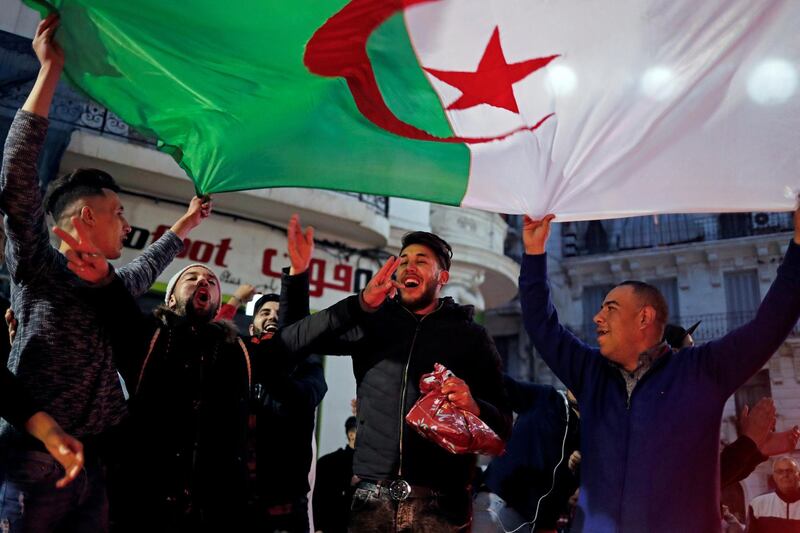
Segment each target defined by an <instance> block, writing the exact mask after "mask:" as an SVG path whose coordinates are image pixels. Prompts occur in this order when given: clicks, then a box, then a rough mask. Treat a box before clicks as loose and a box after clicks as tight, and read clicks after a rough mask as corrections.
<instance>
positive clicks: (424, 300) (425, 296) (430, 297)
mask: <svg viewBox="0 0 800 533" xmlns="http://www.w3.org/2000/svg"><path fill="white" fill-rule="evenodd" d="M435 299H436V284H435V283H431V284H430V285H428V286H427V287H426V288H425V292H423V293H422V294H421V295H420V297H419V298H417V299H416V300H414V301H412V302H408V301H406V300H405V299H404V298H403V293H400V303H401V304H403V307H405V308H406V309H408V310H409V311H411V312H412V313H414V312H416V311H419V310H420V309H425V308H426V307H428V306H429V305H431V303H432V302H433V301H434V300H435Z"/></svg>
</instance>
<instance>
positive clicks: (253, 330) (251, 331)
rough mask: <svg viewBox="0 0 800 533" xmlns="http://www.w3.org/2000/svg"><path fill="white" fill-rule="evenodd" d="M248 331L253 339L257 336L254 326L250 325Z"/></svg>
mask: <svg viewBox="0 0 800 533" xmlns="http://www.w3.org/2000/svg"><path fill="white" fill-rule="evenodd" d="M247 331H249V332H250V336H251V337H252V336H253V335H255V329H254V328H253V324H250V325H249V326H248V327H247Z"/></svg>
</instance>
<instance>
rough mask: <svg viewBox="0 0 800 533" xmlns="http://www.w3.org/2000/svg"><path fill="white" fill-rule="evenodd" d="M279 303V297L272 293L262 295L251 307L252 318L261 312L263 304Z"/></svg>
mask: <svg viewBox="0 0 800 533" xmlns="http://www.w3.org/2000/svg"><path fill="white" fill-rule="evenodd" d="M280 301H281V297H280V295H278V294H275V293H274V292H271V293H269V294H264V295H262V296H261V297H260V298H259V299H258V300H256V304H255V305H254V306H253V316H256V314H257V313H258V312H259V311H260V310H261V307H263V305H264V304H265V303H267V302H280Z"/></svg>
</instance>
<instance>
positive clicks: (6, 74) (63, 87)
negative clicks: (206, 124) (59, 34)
mask: <svg viewBox="0 0 800 533" xmlns="http://www.w3.org/2000/svg"><path fill="white" fill-rule="evenodd" d="M37 71H38V63H37V62H36V58H35V56H34V55H33V52H32V50H31V41H30V39H26V38H24V37H20V36H19V35H14V34H11V33H8V32H3V31H0V116H4V117H5V118H6V119H8V120H10V119H11V118H12V117H13V115H14V113H15V112H16V110H17V109H19V108H20V107H22V104H23V103H24V101H25V99H26V98H27V96H28V93H29V92H30V90H31V87H32V85H33V82H34V81H35V78H36V73H37ZM49 118H50V122H51V125H52V126H51V127H53V128H55V129H60V130H61V131H73V130H76V129H79V130H83V131H88V132H91V133H94V134H97V135H101V136H105V137H110V138H113V139H117V140H119V141H122V142H127V143H133V144H136V145H139V146H145V147H149V148H153V149H155V148H156V147H157V145H158V141H157V139H155V138H154V137H152V136H147V135H142V134H141V133H139V132H138V131H136V130H135V129H134V128H132V127H130V126H129V125H128V124H126V123H125V122H124V121H123V120H122V119H120V118H119V117H118V116H117V115H115V114H114V113H112V112H111V111H110V110H108V109H107V108H105V107H103V106H101V105H99V104H97V103H95V102H93V101H91V100H89V99H88V98H86V97H85V96H83V95H82V94H80V93H79V92H77V91H75V90H74V89H73V88H71V87H70V86H69V85H67V84H66V83H60V84H59V85H58V89H57V91H56V95H55V97H54V98H53V104H52V106H51V109H50V116H49ZM333 192H336V193H338V194H342V195H345V196H348V197H351V198H355V199H357V200H358V201H359V202H361V203H363V204H365V205H366V206H368V207H369V208H370V209H371V210H372V211H374V212H375V213H377V214H379V215H381V216H383V217H386V216H388V213H389V201H388V198H387V197H386V196H379V195H374V194H363V193H357V192H345V191H333Z"/></svg>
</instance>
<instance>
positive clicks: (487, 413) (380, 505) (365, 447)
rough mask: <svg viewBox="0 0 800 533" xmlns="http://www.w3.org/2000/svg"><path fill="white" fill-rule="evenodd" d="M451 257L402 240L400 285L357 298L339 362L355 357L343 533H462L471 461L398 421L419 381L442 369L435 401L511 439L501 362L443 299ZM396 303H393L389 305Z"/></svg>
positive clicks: (421, 240)
mask: <svg viewBox="0 0 800 533" xmlns="http://www.w3.org/2000/svg"><path fill="white" fill-rule="evenodd" d="M451 260H452V249H451V248H450V245H448V244H447V243H446V242H445V241H444V240H442V239H441V238H440V237H438V236H436V235H434V234H432V233H427V232H420V231H418V232H413V233H409V234H407V235H406V236H405V237H404V238H403V242H402V248H401V251H400V261H399V265H398V268H397V276H396V279H397V281H394V282H390V283H386V284H385V285H382V287H383V288H384V291H385V292H384V295H383V296H388V297H389V298H388V299H387V300H386V301H384V298H383V297H378V298H376V297H375V292H376V291H374V290H372V291H365V292H364V293H363V294H362V300H363V303H364V304H366V306H367V307H371V308H372V309H373V311H374V312H372V313H370V314H367V315H366V316H364V317H362V319H361V323H360V325H359V327H358V328H356V329H355V330H353V331H352V332H351V334H350V335H349V336H348V338H347V340H346V341H345V343H344V345H343V346H341V347H340V348H341V349H340V350H338V351H339V352H340V353H350V354H352V357H353V372H354V374H355V377H356V383H357V385H358V393H357V401H358V409H357V413H358V414H357V417H358V439H357V440H356V448H355V457H354V461H353V473H354V474H355V475H356V476H358V477H359V478H360V479H361V480H362V481H361V482H360V483H359V484H358V485H357V486H356V490H355V494H354V496H353V502H352V506H351V515H350V524H349V531H351V532H353V531H355V532H361V531H364V532H370V533H372V532H376V531H437V532H445V531H468V530H469V527H470V523H471V519H472V515H471V496H470V483H471V481H472V477H473V472H474V469H475V464H476V455H475V454H474V453H466V454H464V453H461V454H455V453H451V452H450V451H448V450H446V449H445V448H443V447H442V446H440V445H439V444H437V443H435V442H433V441H432V440H429V439H427V438H425V437H423V436H422V435H420V434H419V433H418V432H417V431H415V430H414V429H412V427H411V426H409V424H408V423H406V421H405V417H406V415H407V414H408V412H409V411H410V410H411V409H412V407H413V406H414V404H415V403H416V402H417V400H418V399H419V398H420V390H419V387H420V378H421V377H422V376H423V375H425V374H429V373H431V372H433V371H434V365H435V364H436V363H440V364H441V365H444V366H445V367H446V368H447V369H448V370H450V371H451V372H452V374H453V377H450V378H449V379H446V380H445V381H444V383H443V385H442V388H441V392H442V393H443V394H445V395H446V396H447V399H448V400H449V401H450V402H451V403H452V404H453V405H454V406H455V407H457V408H459V409H461V410H463V411H468V412H470V413H472V414H474V415H476V416H478V417H479V418H480V419H481V420H482V421H483V422H485V423H486V424H487V425H488V426H489V427H490V428H491V429H492V430H493V431H494V432H495V433H496V434H497V435H498V436H499V437H500V438H501V439H504V440H505V439H506V438H507V437H508V435H509V433H510V430H511V409H510V407H509V406H508V400H507V398H506V395H505V391H504V388H503V379H502V374H501V363H500V358H499V356H498V354H497V350H496V349H495V346H494V343H493V342H492V340H491V338H490V337H489V336H488V335H487V333H486V331H485V330H484V329H483V328H482V327H481V326H479V325H478V324H476V323H475V322H474V321H473V318H472V315H473V309H472V307H467V306H461V305H458V304H456V303H455V302H454V301H453V299H452V298H440V297H439V293H440V291H441V289H442V287H444V285H445V284H446V283H447V281H448V279H449V276H450V273H449V270H450V264H451ZM395 293H397V294H396V296H397V297H395V298H392V296H395Z"/></svg>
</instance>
